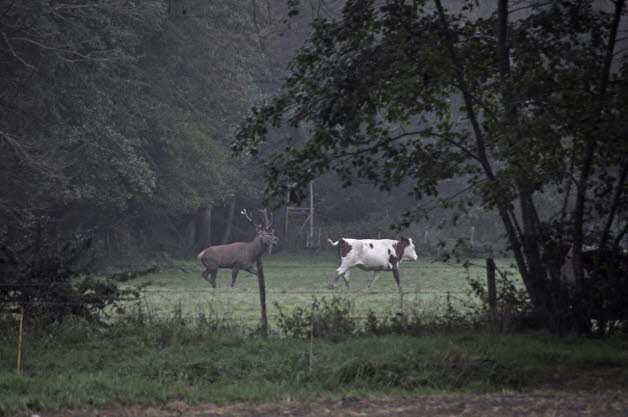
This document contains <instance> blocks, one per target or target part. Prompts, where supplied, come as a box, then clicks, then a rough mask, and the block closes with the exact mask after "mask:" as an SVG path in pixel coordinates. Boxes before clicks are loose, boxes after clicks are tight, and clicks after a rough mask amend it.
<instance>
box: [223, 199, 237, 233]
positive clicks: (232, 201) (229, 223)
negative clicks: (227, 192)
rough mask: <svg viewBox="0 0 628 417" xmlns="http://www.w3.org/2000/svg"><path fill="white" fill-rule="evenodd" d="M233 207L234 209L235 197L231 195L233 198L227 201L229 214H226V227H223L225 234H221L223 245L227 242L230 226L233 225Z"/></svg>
mask: <svg viewBox="0 0 628 417" xmlns="http://www.w3.org/2000/svg"><path fill="white" fill-rule="evenodd" d="M235 209H236V197H235V196H233V198H232V199H231V201H230V202H229V214H228V215H227V227H226V229H225V234H224V235H223V236H222V244H223V245H225V244H227V243H229V238H230V237H231V228H232V226H233V219H234V217H235Z"/></svg>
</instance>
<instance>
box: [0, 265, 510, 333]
mask: <svg viewBox="0 0 628 417" xmlns="http://www.w3.org/2000/svg"><path fill="white" fill-rule="evenodd" d="M304 268H306V269H308V270H310V269H325V270H326V271H329V270H330V265H316V264H315V265H307V266H304V265H303V264H272V265H267V266H265V270H266V274H267V275H271V274H272V273H273V271H274V270H282V269H286V270H287V269H290V270H292V271H294V272H295V274H296V273H298V272H299V271H300V270H302V269H304ZM189 269H191V270H192V271H198V272H200V270H199V269H198V268H196V269H195V268H189ZM413 270H420V271H429V270H439V271H442V270H453V271H457V272H459V274H460V275H462V274H465V275H467V276H468V275H469V274H470V273H471V272H473V273H478V272H481V273H483V272H484V271H485V270H486V265H482V264H477V263H470V262H466V263H464V264H462V265H412V266H408V267H407V268H404V269H403V270H402V272H405V276H408V275H412V271H413ZM498 270H499V271H500V273H511V272H512V271H516V269H515V268H514V267H513V266H507V265H501V266H500V267H499V268H498ZM188 272H190V271H188ZM402 276H403V275H402ZM419 278H420V277H419ZM141 279H142V280H144V278H141ZM284 284H285V282H284ZM62 285H67V284H62ZM124 285H127V286H129V285H130V283H129V282H126V283H124ZM169 285H173V284H172V283H169ZM340 285H342V284H340ZM42 287H46V288H54V287H55V283H54V282H51V283H0V294H2V291H4V292H5V294H6V293H7V291H14V292H15V291H21V290H33V291H34V292H41V291H40V290H41V289H42ZM129 288H131V287H127V289H129ZM138 295H139V296H137V297H131V298H128V299H126V300H124V299H123V300H119V302H117V303H115V304H109V305H105V306H103V305H99V304H98V302H92V301H90V300H86V301H75V300H63V299H59V298H58V297H59V296H58V295H57V296H56V297H57V298H55V299H47V298H46V296H45V295H43V296H42V295H41V294H35V295H34V297H33V299H31V300H28V301H26V304H27V305H29V306H32V307H39V308H40V309H41V308H42V307H43V308H45V307H48V306H49V307H50V308H51V309H53V308H59V307H63V306H65V307H68V308H71V307H86V308H92V309H95V310H99V311H100V312H99V314H101V315H102V316H103V317H106V318H108V319H114V318H124V317H129V314H130V312H133V311H134V312H135V314H137V312H138V311H142V314H145V315H148V316H149V317H152V318H155V319H162V320H163V319H174V318H176V319H182V320H200V319H207V318H208V317H211V318H212V319H214V320H222V321H225V322H227V321H228V322H239V323H252V322H259V320H260V316H259V310H258V309H259V298H258V297H259V292H258V289H257V288H252V287H248V288H243V287H240V288H220V289H212V288H207V287H196V288H177V287H173V288H162V287H159V286H155V285H153V286H148V287H145V288H141V289H139V290H138ZM265 295H266V296H267V297H268V298H269V301H270V302H271V304H277V305H279V306H280V307H285V308H286V309H294V308H297V307H300V308H305V307H307V306H311V304H312V302H313V300H315V299H318V298H323V297H338V298H345V299H349V301H350V302H352V303H353V304H352V307H351V312H350V315H349V316H348V317H349V318H351V319H355V320H364V319H366V318H367V317H371V315H372V314H376V313H377V314H382V315H384V314H391V313H392V312H394V311H404V310H405V311H408V309H409V308H412V309H415V311H416V310H417V309H420V308H422V307H423V308H424V310H425V311H424V312H423V314H425V315H426V316H429V315H430V313H433V312H434V311H430V310H429V308H426V305H425V304H426V303H427V302H428V301H429V302H431V303H432V304H438V303H441V304H442V303H444V302H446V303H447V304H448V305H449V306H451V305H452V304H456V305H457V306H461V305H463V304H465V303H469V302H471V303H473V302H477V301H478V299H477V297H476V299H475V300H474V301H470V300H472V299H473V295H472V292H471V288H470V287H468V286H467V287H466V288H464V289H461V288H449V289H433V288H429V287H427V286H423V285H421V284H420V282H418V281H417V283H416V285H415V287H414V288H412V286H409V288H405V287H404V289H403V290H399V289H385V288H362V289H348V288H344V287H339V288H336V289H331V288H325V289H322V288H279V289H278V288H271V289H268V290H266V291H265ZM304 296H305V297H307V298H310V300H306V299H304ZM404 300H405V301H406V303H405V305H406V308H405V309H404V307H403V303H404ZM12 306H13V307H15V306H17V303H16V302H15V301H14V300H8V301H7V300H5V301H3V300H1V299H0V311H2V310H5V311H6V310H8V309H7V308H3V307H9V308H10V307H12ZM119 307H122V308H119ZM432 307H433V306H432ZM122 310H124V311H122ZM440 314H443V312H442V311H440ZM279 317H280V316H279V315H278V314H270V315H268V319H269V320H270V321H276V320H278V319H279Z"/></svg>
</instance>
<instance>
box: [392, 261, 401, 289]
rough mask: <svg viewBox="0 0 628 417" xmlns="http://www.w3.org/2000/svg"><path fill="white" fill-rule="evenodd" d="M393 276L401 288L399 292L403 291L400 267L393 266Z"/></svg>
mask: <svg viewBox="0 0 628 417" xmlns="http://www.w3.org/2000/svg"><path fill="white" fill-rule="evenodd" d="M392 273H393V277H395V281H396V282H397V288H399V292H401V282H400V281H399V267H398V266H397V265H394V266H393V268H392Z"/></svg>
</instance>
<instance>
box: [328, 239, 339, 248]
mask: <svg viewBox="0 0 628 417" xmlns="http://www.w3.org/2000/svg"><path fill="white" fill-rule="evenodd" d="M327 241H328V242H329V243H330V244H331V245H332V246H338V242H334V241H333V240H331V239H329V238H327Z"/></svg>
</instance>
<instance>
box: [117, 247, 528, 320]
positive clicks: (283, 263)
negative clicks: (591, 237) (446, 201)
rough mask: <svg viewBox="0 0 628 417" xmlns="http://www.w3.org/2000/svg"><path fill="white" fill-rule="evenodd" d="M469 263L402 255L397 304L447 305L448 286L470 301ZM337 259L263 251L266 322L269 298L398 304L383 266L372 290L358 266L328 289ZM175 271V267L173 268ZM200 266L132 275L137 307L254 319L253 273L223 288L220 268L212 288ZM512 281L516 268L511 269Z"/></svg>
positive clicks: (458, 302) (358, 305)
mask: <svg viewBox="0 0 628 417" xmlns="http://www.w3.org/2000/svg"><path fill="white" fill-rule="evenodd" d="M472 264H473V266H471V267H470V268H469V269H468V270H466V269H465V268H463V267H462V265H461V264H455V263H442V262H433V261H430V260H426V259H422V260H420V261H418V262H404V263H403V264H402V267H401V282H402V287H403V290H404V298H403V302H404V304H403V307H404V309H406V310H411V311H420V312H421V313H423V314H425V315H436V316H438V315H442V314H443V312H444V310H445V309H446V308H447V301H446V298H447V292H450V304H453V305H454V307H456V308H458V309H462V308H463V307H464V305H465V304H469V303H471V304H476V303H477V302H478V300H477V299H475V298H474V297H469V294H468V290H469V285H468V283H467V281H466V276H467V273H469V274H470V275H471V276H472V277H474V278H479V279H481V280H482V281H484V280H485V270H484V267H483V265H484V260H482V259H478V260H474V261H472ZM338 266H339V260H338V258H337V256H335V255H332V254H319V255H300V256H295V255H293V256H285V255H279V256H269V257H265V258H264V271H265V277H266V290H267V304H268V308H269V315H270V320H271V324H272V323H273V321H274V319H275V317H276V313H277V310H276V308H275V307H274V304H275V303H277V304H279V305H280V306H281V307H282V309H284V310H285V311H289V310H291V309H293V308H295V307H306V306H308V305H311V303H312V300H313V297H318V298H320V297H331V296H336V297H340V298H345V299H348V300H350V301H351V303H352V314H353V315H354V316H356V317H363V316H365V315H366V313H367V312H368V311H374V312H375V313H378V314H379V313H386V312H390V311H397V310H399V308H400V298H399V294H398V291H397V286H396V284H395V282H394V279H393V277H392V274H391V273H390V272H383V273H382V274H381V276H380V279H379V280H378V282H377V283H376V284H375V285H374V286H373V288H372V289H371V290H368V289H367V285H368V284H369V283H370V282H371V278H372V274H371V273H369V272H365V271H362V270H360V269H358V268H354V269H353V270H352V275H351V279H350V280H351V284H350V288H349V289H346V288H345V285H344V283H343V281H342V279H341V280H340V282H339V284H338V286H337V287H336V289H335V290H333V291H330V290H329V289H328V288H327V285H328V284H329V282H330V280H331V278H332V276H333V273H334V271H335V269H336V268H337V267H338ZM509 266H510V261H509V260H500V261H498V267H500V268H504V269H508V270H511V269H509ZM173 271H174V272H173ZM201 271H202V268H201V265H200V264H199V263H196V262H187V263H183V264H180V265H179V268H178V270H176V269H171V270H168V271H163V272H159V273H156V274H152V275H148V276H145V277H142V278H141V279H137V280H134V281H131V282H130V283H129V284H130V285H136V284H139V283H142V282H147V281H150V283H151V285H150V286H149V287H147V288H146V290H145V291H144V294H143V297H142V307H143V309H144V310H146V311H148V312H149V313H150V314H152V315H155V316H169V315H170V314H172V312H173V311H174V310H175V309H176V310H181V312H182V313H183V315H184V316H186V317H194V316H196V315H198V314H205V315H212V316H217V317H222V318H225V319H233V320H238V321H240V322H242V323H245V324H249V325H251V324H255V323H256V321H257V320H258V318H259V295H258V287H257V280H256V278H255V277H254V276H253V275H251V274H249V273H247V272H244V271H240V274H239V276H238V280H237V282H236V286H235V288H233V289H232V288H230V284H231V271H230V270H221V271H220V272H219V274H218V279H217V284H218V288H217V289H215V290H214V289H211V288H210V286H209V284H208V283H207V281H205V280H203V279H202V278H201V277H200V272H201ZM514 277H515V280H518V275H516V276H514Z"/></svg>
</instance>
